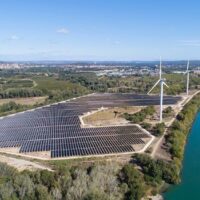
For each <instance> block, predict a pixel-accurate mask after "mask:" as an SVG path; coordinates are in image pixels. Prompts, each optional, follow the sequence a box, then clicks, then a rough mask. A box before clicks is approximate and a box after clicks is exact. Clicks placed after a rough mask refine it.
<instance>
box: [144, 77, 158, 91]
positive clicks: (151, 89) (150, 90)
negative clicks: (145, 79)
mask: <svg viewBox="0 0 200 200" xmlns="http://www.w3.org/2000/svg"><path fill="white" fill-rule="evenodd" d="M159 82H160V79H159V80H158V81H157V82H156V83H155V84H154V86H153V87H152V88H151V90H150V91H149V92H148V93H147V94H150V93H151V92H152V90H153V89H154V88H155V87H156V86H157V85H158V83H159Z"/></svg>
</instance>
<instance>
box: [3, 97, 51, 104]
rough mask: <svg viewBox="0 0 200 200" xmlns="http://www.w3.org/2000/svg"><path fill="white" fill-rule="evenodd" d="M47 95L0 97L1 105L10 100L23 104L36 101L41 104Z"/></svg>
mask: <svg viewBox="0 0 200 200" xmlns="http://www.w3.org/2000/svg"><path fill="white" fill-rule="evenodd" d="M46 98H47V97H46V96H44V97H27V98H11V99H0V105H2V104H4V103H9V102H10V101H13V102H15V103H17V104H23V105H34V104H36V103H38V104H40V103H43V102H44V101H45V99H46Z"/></svg>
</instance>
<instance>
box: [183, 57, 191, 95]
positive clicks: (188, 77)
mask: <svg viewBox="0 0 200 200" xmlns="http://www.w3.org/2000/svg"><path fill="white" fill-rule="evenodd" d="M189 65H190V61H189V60H188V62H187V70H186V71H185V73H184V74H187V83H186V94H187V96H188V94H189V84H190V71H189Z"/></svg>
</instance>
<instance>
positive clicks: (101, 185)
mask: <svg viewBox="0 0 200 200" xmlns="http://www.w3.org/2000/svg"><path fill="white" fill-rule="evenodd" d="M119 172H120V168H119V166H118V164H115V163H113V164H98V165H92V166H89V167H79V168H77V167H71V168H68V167H65V166H64V167H62V168H61V169H60V170H59V169H57V170H56V171H55V172H49V171H46V170H42V171H36V172H30V171H23V172H20V173H19V172H17V171H16V170H14V169H13V168H11V167H8V166H6V165H5V164H2V163H0V180H1V182H0V199H2V200H12V199H13V200H18V199H20V200H24V199H27V200H30V199H34V200H51V199H52V200H53V199H58V200H64V199H70V200H98V199H99V200H104V199H105V200H107V199H110V200H116V199H117V200H120V199H123V196H124V194H123V192H122V190H121V187H120V186H121V184H120V181H119V180H118V174H119Z"/></svg>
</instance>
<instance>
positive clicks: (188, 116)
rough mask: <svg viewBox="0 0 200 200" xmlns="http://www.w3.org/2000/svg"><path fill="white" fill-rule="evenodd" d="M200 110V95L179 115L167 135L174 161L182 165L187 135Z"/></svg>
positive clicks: (168, 145) (167, 143) (167, 142)
mask: <svg viewBox="0 0 200 200" xmlns="http://www.w3.org/2000/svg"><path fill="white" fill-rule="evenodd" d="M199 108H200V95H197V96H195V97H194V98H193V99H192V100H191V101H190V102H189V103H188V104H187V105H186V106H185V107H184V108H183V110H182V111H181V112H180V113H179V114H178V116H177V119H176V120H175V121H174V123H173V124H172V126H171V128H170V129H169V133H168V134H167V135H166V145H167V147H168V149H169V152H170V154H171V155H172V158H173V161H174V162H177V164H178V165H181V161H182V159H183V154H184V146H185V142H186V139H187V135H188V133H189V130H190V128H191V125H192V123H193V120H194V118H195V115H196V113H197V112H198V110H199Z"/></svg>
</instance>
